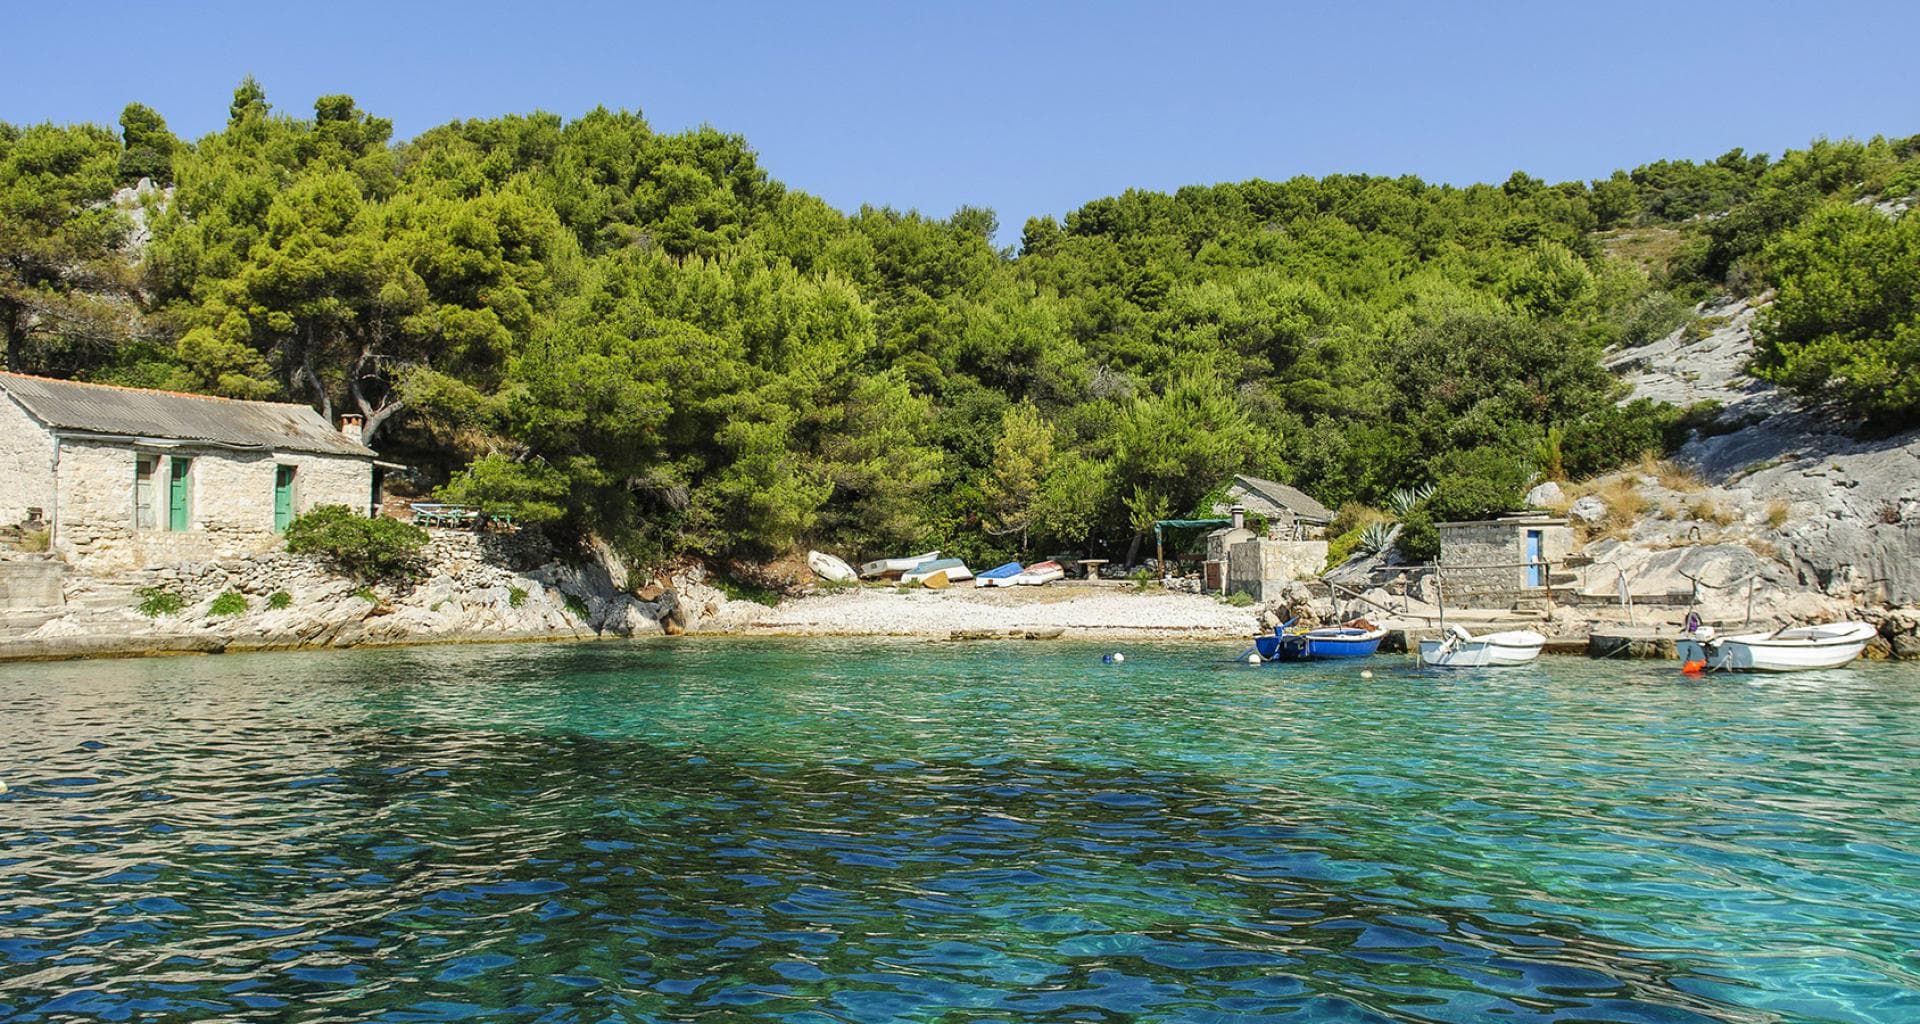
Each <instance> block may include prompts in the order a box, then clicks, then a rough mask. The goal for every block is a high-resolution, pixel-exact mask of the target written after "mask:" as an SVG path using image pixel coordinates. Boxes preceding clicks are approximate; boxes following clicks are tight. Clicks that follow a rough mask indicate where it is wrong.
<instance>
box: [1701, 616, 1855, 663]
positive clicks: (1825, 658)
mask: <svg viewBox="0 0 1920 1024" xmlns="http://www.w3.org/2000/svg"><path fill="white" fill-rule="evenodd" d="M1878 633H1879V630H1877V629H1875V628H1874V627H1873V626H1871V625H1869V624H1868V623H1865V622H1834V623H1829V624H1827V625H1823V626H1797V627H1794V628H1791V629H1779V630H1775V631H1773V632H1771V633H1740V634H1736V635H1733V636H1717V635H1715V634H1714V631H1713V628H1712V627H1710V626H1708V627H1702V628H1700V629H1698V630H1696V631H1694V632H1692V633H1689V634H1687V635H1686V636H1683V637H1681V639H1680V642H1679V644H1678V645H1677V646H1678V648H1679V654H1680V661H1681V663H1682V665H1684V666H1688V667H1691V668H1696V669H1705V670H1707V671H1710V672H1806V671H1810V670H1813V669H1823V668H1839V667H1841V666H1842V665H1845V664H1847V663H1848V662H1851V661H1853V660H1854V659H1855V658H1858V657H1859V656H1860V654H1861V652H1862V651H1865V650H1866V649H1867V641H1869V640H1871V639H1873V638H1874V637H1875V636H1876V635H1877V634H1878Z"/></svg>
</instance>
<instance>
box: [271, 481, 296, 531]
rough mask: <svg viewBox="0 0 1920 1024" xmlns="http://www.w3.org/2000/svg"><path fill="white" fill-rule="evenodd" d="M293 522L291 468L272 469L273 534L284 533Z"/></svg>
mask: <svg viewBox="0 0 1920 1024" xmlns="http://www.w3.org/2000/svg"><path fill="white" fill-rule="evenodd" d="M291 522H293V467H292V466H275V467H273V532H275V533H284V532H286V529H287V524H288V523H291Z"/></svg>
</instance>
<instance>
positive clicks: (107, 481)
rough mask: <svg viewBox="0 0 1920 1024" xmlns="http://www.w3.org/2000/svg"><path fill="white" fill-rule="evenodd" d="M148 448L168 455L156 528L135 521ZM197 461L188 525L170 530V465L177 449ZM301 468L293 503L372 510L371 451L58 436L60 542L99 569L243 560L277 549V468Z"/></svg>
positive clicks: (160, 476)
mask: <svg viewBox="0 0 1920 1024" xmlns="http://www.w3.org/2000/svg"><path fill="white" fill-rule="evenodd" d="M142 452H145V453H148V454H155V455H158V456H159V457H160V465H159V466H158V467H157V468H156V470H155V473H154V494H153V514H154V522H155V525H156V527H157V528H155V529H135V528H134V509H133V491H134V465H135V458H136V455H137V454H140V453H142ZM176 456H186V457H190V458H192V459H193V467H192V470H191V472H190V476H189V487H188V506H187V512H188V529H187V530H186V531H185V532H180V533H175V532H171V531H168V530H166V529H165V528H164V527H165V526H166V523H167V473H168V461H169V459H170V458H172V457H176ZM283 465H285V466H294V467H296V469H295V474H294V486H293V500H294V511H295V512H296V513H297V512H303V511H305V510H307V509H310V508H312V507H314V506H315V505H328V504H332V505H346V506H348V507H350V508H353V509H356V510H361V511H364V510H365V509H366V507H367V505H368V503H369V501H370V500H371V497H372V493H373V466H372V463H370V462H369V461H368V460H366V459H361V458H353V457H350V456H339V455H317V454H311V453H306V452H280V453H271V452H244V451H232V450H228V449H220V448H191V447H179V448H166V449H158V448H155V449H136V448H135V447H133V446H132V445H127V444H116V443H113V442H108V441H83V440H76V439H65V440H63V441H62V442H61V443H60V462H59V466H60V471H59V480H58V492H59V493H58V497H57V500H56V507H57V509H58V511H57V513H55V514H56V515H57V521H56V523H55V530H54V547H55V550H57V551H59V552H60V553H61V554H62V555H64V556H65V557H66V558H67V560H68V561H71V562H74V563H75V564H77V565H82V566H85V567H87V568H89V569H91V570H94V571H103V570H114V569H135V568H140V567H143V566H148V565H172V564H179V563H182V562H193V561H205V560H209V559H220V558H240V557H245V556H247V555H252V554H258V553H260V552H263V551H268V550H271V549H273V548H274V547H277V546H278V545H279V543H280V538H279V535H278V534H276V533H275V532H274V530H273V486H274V472H275V467H276V466H283Z"/></svg>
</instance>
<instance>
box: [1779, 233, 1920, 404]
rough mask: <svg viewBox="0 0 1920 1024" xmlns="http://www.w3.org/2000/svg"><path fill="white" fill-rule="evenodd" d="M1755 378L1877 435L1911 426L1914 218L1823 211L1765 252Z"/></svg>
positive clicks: (1915, 394)
mask: <svg viewBox="0 0 1920 1024" xmlns="http://www.w3.org/2000/svg"><path fill="white" fill-rule="evenodd" d="M1768 258H1769V260H1770V262H1771V263H1772V266H1773V275H1774V281H1775V286H1776V288H1777V292H1776V298H1775V301H1774V305H1773V307H1772V308H1771V309H1769V310H1768V311H1767V312H1766V314H1765V315H1764V317H1763V318H1762V320H1761V323H1760V329H1759V332H1758V339H1757V340H1758V344H1757V346H1756V349H1755V358H1754V366H1755V369H1756V370H1757V371H1758V373H1759V374H1760V375H1761V376H1763V377H1765V378H1767V379H1769V380H1773V381H1776V382H1778V383H1780V384H1782V385H1784V386H1786V387H1788V388H1790V389H1792V390H1794V391H1796V392H1798V393H1800V394H1801V395H1804V396H1806V397H1808V398H1810V399H1813V400H1815V401H1823V402H1832V403H1834V404H1836V405H1838V406H1839V407H1841V408H1843V409H1845V410H1846V411H1848V412H1849V413H1851V414H1853V415H1855V416H1858V417H1859V418H1861V419H1862V420H1864V421H1865V422H1866V423H1868V424H1870V425H1872V426H1873V427H1876V428H1880V429H1889V430H1891V429H1898V428H1900V427H1904V426H1910V425H1912V424H1913V422H1914V421H1915V418H1916V417H1920V218H1916V217H1915V216H1914V215H1913V214H1911V213H1908V214H1906V215H1905V216H1902V217H1900V218H1899V219H1898V220H1888V219H1887V218H1885V217H1882V216H1880V215H1879V214H1876V213H1874V212H1873V211H1871V210H1865V209H1861V208H1859V207H1857V206H1852V205H1848V204H1839V203H1835V204H1831V205H1828V206H1826V207H1824V208H1823V209H1821V210H1820V211H1819V212H1818V213H1816V214H1815V215H1814V216H1813V217H1812V218H1810V219H1809V220H1808V222H1807V223H1806V224H1805V225H1804V226H1802V227H1800V228H1797V229H1795V230H1792V231H1789V232H1787V233H1786V234H1785V235H1783V236H1782V237H1781V238H1780V240H1779V241H1778V242H1776V243H1775V244H1774V245H1773V247H1772V248H1771V249H1770V250H1769V251H1768Z"/></svg>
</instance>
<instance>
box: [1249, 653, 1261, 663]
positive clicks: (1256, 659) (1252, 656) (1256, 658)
mask: <svg viewBox="0 0 1920 1024" xmlns="http://www.w3.org/2000/svg"><path fill="white" fill-rule="evenodd" d="M1247 664H1249V665H1258V664H1260V655H1258V654H1249V655H1247Z"/></svg>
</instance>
